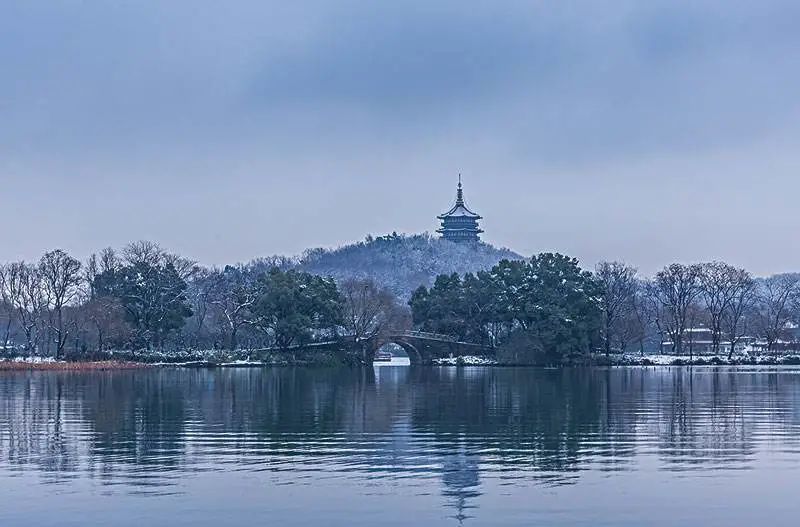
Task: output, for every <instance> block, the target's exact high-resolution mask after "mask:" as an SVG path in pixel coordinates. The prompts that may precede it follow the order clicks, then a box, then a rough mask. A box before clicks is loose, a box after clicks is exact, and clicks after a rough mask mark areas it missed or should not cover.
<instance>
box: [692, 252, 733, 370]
mask: <svg viewBox="0 0 800 527" xmlns="http://www.w3.org/2000/svg"><path fill="white" fill-rule="evenodd" d="M743 272H744V270H742V269H737V268H735V267H733V266H732V265H728V264H726V263H722V262H708V263H703V264H700V265H699V275H698V278H699V281H700V292H701V294H700V298H701V299H702V302H703V305H704V306H705V308H706V312H707V315H708V325H709V329H711V348H712V352H713V353H714V354H717V353H719V345H720V341H721V340H722V318H723V316H724V314H725V313H726V312H727V311H728V308H729V306H730V304H731V303H732V302H733V301H734V299H735V297H736V295H737V293H738V290H739V288H740V287H741V285H742V282H741V273H743Z"/></svg>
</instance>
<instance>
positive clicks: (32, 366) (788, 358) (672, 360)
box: [0, 355, 800, 372]
mask: <svg viewBox="0 0 800 527" xmlns="http://www.w3.org/2000/svg"><path fill="white" fill-rule="evenodd" d="M376 364H377V365H380V366H389V365H390V364H382V363H375V364H373V365H376ZM373 365H367V364H362V365H360V366H361V367H365V366H373ZM352 366H353V365H350V367H352ZM395 366H405V365H395ZM409 366H413V365H409ZM651 366H652V367H682V366H684V367H685V366H690V367H691V366H730V367H736V366H800V355H779V356H757V357H742V356H739V357H733V358H732V359H731V360H728V359H727V357H722V356H700V357H693V358H692V359H691V360H690V359H689V357H687V356H673V355H645V356H628V355H626V356H611V357H609V358H606V357H605V356H604V355H598V356H594V357H590V358H587V360H586V361H585V362H581V361H577V362H571V363H564V364H561V365H550V366H548V365H544V364H511V363H498V362H496V361H492V360H487V359H484V358H480V357H459V358H452V359H438V360H436V361H435V362H433V363H432V364H425V365H415V366H413V367H423V368H424V367H434V368H439V367H458V368H461V367H489V368H556V369H558V368H576V367H578V368H582V367H583V368H607V367H627V368H637V367H651ZM275 367H304V368H320V367H348V365H346V364H343V363H339V364H335V363H331V362H329V361H319V362H315V361H307V360H305V361H304V360H296V361H257V360H235V361H221V362H216V361H208V360H195V361H185V362H137V361H129V360H128V361H122V360H101V361H54V360H52V359H50V360H41V359H35V358H30V359H27V360H26V359H11V360H8V359H3V360H0V372H9V371H12V372H13V371H20V372H22V371H69V372H83V371H119V370H142V369H153V368H208V369H211V368H275Z"/></svg>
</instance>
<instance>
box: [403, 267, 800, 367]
mask: <svg viewBox="0 0 800 527" xmlns="http://www.w3.org/2000/svg"><path fill="white" fill-rule="evenodd" d="M410 305H411V308H412V313H413V321H414V323H415V324H416V325H417V326H419V327H421V328H423V329H425V330H428V331H433V332H440V333H448V334H452V335H455V336H458V337H459V338H461V339H463V340H467V341H473V342H478V343H483V344H486V345H491V346H497V347H498V348H500V349H501V354H506V355H511V356H509V357H506V359H507V360H509V361H511V362H515V363H520V362H526V361H530V362H541V361H542V360H544V361H545V362H553V361H555V360H559V359H560V358H563V357H564V356H569V355H571V354H586V353H591V352H604V353H605V354H607V355H608V354H610V353H612V352H614V353H619V352H640V353H644V352H645V350H646V349H647V350H648V351H658V350H661V348H662V346H663V347H664V348H666V349H665V351H668V352H671V353H674V354H677V355H682V354H688V355H690V356H691V355H693V354H694V347H695V342H693V339H694V338H695V337H694V333H695V331H693V330H695V329H696V328H705V329H706V331H707V333H708V334H709V335H710V338H711V341H710V348H711V350H710V351H711V353H714V354H720V353H726V354H727V355H728V357H729V358H730V356H731V355H732V354H733V352H734V349H735V348H736V346H737V345H738V344H740V343H741V342H742V340H743V339H744V338H745V337H749V338H750V342H751V343H754V342H756V343H758V344H759V345H760V347H761V348H763V349H765V350H768V351H773V350H776V349H777V348H778V347H779V346H784V347H787V346H788V347H792V346H793V344H792V342H793V341H794V340H796V337H795V336H794V332H793V331H792V330H793V329H794V328H795V327H796V324H797V323H798V322H800V274H798V273H783V274H776V275H773V276H770V277H767V278H757V277H754V276H753V275H752V274H751V273H749V272H748V271H746V270H744V269H740V268H737V267H735V266H732V265H729V264H726V263H723V262H707V263H699V264H689V265H687V264H681V263H674V264H670V265H668V266H666V267H664V268H663V269H662V270H660V271H658V272H657V273H656V274H655V275H654V276H653V277H649V278H648V277H643V276H641V275H640V274H639V273H638V271H637V270H636V268H634V267H632V266H630V265H627V264H625V263H621V262H601V263H599V264H598V265H597V266H596V268H595V269H594V271H593V272H589V271H587V270H583V269H581V268H580V266H579V265H578V261H577V260H576V259H574V258H569V257H567V256H563V255H560V254H551V253H545V254H540V255H538V256H534V257H533V258H531V259H530V260H527V261H522V260H521V261H502V262H500V263H499V264H498V265H496V266H495V267H493V268H492V269H490V270H488V271H482V272H478V273H475V274H470V273H468V274H465V275H463V276H461V275H458V274H452V275H442V276H439V277H438V278H437V280H436V282H435V283H434V284H433V286H432V287H430V288H427V287H420V288H419V289H418V290H417V291H416V292H415V293H414V295H413V296H412V299H411V302H410ZM795 347H797V346H795Z"/></svg>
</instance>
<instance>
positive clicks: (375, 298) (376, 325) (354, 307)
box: [340, 278, 398, 341]
mask: <svg viewBox="0 0 800 527" xmlns="http://www.w3.org/2000/svg"><path fill="white" fill-rule="evenodd" d="M340 288H341V292H342V297H343V299H344V325H345V329H346V330H347V332H348V334H349V335H350V336H352V337H354V338H355V339H356V340H357V341H363V340H369V339H371V338H373V337H376V336H378V335H380V334H381V332H383V331H384V330H386V329H389V328H390V327H391V325H392V324H393V323H394V322H395V321H396V320H397V316H398V306H397V304H396V301H395V297H394V295H392V294H391V293H390V292H389V291H388V290H386V289H382V288H379V287H378V286H377V285H376V284H375V282H374V281H372V280H371V279H357V278H351V279H348V280H345V281H343V282H342V283H341V284H340Z"/></svg>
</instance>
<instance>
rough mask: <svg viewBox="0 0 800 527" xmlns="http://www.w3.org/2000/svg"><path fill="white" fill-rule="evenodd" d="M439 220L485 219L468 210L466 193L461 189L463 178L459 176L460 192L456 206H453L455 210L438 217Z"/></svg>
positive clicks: (457, 195) (452, 209)
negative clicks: (465, 200) (456, 218)
mask: <svg viewBox="0 0 800 527" xmlns="http://www.w3.org/2000/svg"><path fill="white" fill-rule="evenodd" d="M436 217H437V218H438V219H440V220H443V219H445V218H453V217H466V218H473V219H476V220H480V219H483V217H482V216H480V215H479V214H477V213H475V212H472V211H471V210H469V209H468V208H467V205H466V203H464V191H463V189H462V188H461V177H460V176H459V179H458V191H457V193H456V204H455V205H453V208H451V209H450V210H448V211H447V212H445V213H444V214H440V215H439V216H436Z"/></svg>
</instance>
